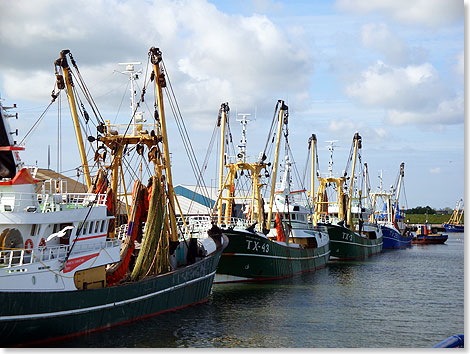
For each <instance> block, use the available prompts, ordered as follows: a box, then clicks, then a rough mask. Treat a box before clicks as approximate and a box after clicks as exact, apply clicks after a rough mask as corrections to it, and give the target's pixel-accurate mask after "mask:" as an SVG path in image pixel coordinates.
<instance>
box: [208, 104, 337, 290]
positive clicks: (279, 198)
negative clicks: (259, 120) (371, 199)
mask: <svg viewBox="0 0 470 354" xmlns="http://www.w3.org/2000/svg"><path fill="white" fill-rule="evenodd" d="M287 111H288V107H287V106H286V105H285V104H284V102H283V101H279V102H278V104H277V105H276V110H275V114H274V117H273V125H272V132H274V131H275V130H274V127H275V126H276V125H277V128H276V129H277V133H276V145H275V147H274V151H275V153H274V155H275V156H274V163H273V165H272V171H271V172H269V170H268V168H269V167H270V165H271V164H270V163H265V162H264V161H265V160H266V158H267V157H266V155H265V153H266V150H265V151H264V152H262V153H261V154H260V157H259V158H258V160H257V161H256V162H249V161H248V157H247V156H246V141H247V139H246V124H247V120H246V115H245V116H244V117H243V118H242V120H241V123H242V127H243V129H242V139H241V144H240V145H239V151H238V153H237V156H236V157H230V156H227V155H228V154H227V151H228V147H227V146H225V143H224V142H225V141H229V139H228V138H227V137H226V135H225V134H226V133H225V132H226V131H229V129H228V128H229V126H228V124H229V119H228V112H229V107H228V104H223V105H222V107H221V117H220V118H221V150H220V165H219V167H220V170H219V172H220V176H219V186H220V187H219V188H220V189H219V190H220V192H219V197H218V200H217V204H216V207H217V209H216V211H217V216H215V217H214V218H213V219H214V223H216V224H217V226H218V227H219V228H220V229H221V230H222V233H223V234H224V235H226V236H227V237H228V239H229V244H228V246H227V248H226V249H225V250H224V252H223V254H222V257H221V259H220V263H219V266H218V268H217V274H216V277H215V282H216V283H229V282H250V281H262V280H270V279H279V278H285V277H291V276H293V275H295V274H299V273H303V272H310V271H315V270H316V269H319V268H322V267H325V265H326V263H327V261H328V258H329V238H328V234H327V233H326V232H324V231H322V229H321V228H316V227H314V226H313V225H312V223H311V221H309V220H308V217H307V214H308V213H309V210H308V208H305V207H304V206H302V205H299V204H297V203H296V202H295V200H294V198H293V193H292V192H291V190H290V187H291V182H290V168H291V167H290V165H291V163H290V162H289V161H288V160H287V161H286V165H285V174H284V178H283V180H282V183H281V188H280V190H278V191H276V193H275V187H276V185H275V181H276V175H277V169H278V168H277V165H278V155H279V146H280V141H281V136H282V135H283V131H284V136H285V137H287V130H286V129H287V128H286V127H285V125H286V124H287V117H288V113H287ZM270 134H271V132H270ZM272 137H273V136H272V135H270V136H269V137H268V142H269V141H271V140H272ZM224 160H226V161H228V162H227V163H226V164H224ZM224 166H225V167H226V170H227V173H226V175H225V176H224V173H223V167H224ZM269 177H270V178H271V193H270V196H269V200H268V201H266V202H265V201H264V199H263V197H262V188H263V186H264V185H267V184H268V181H267V179H268V178H269ZM242 180H243V181H242ZM243 183H247V184H248V186H249V187H248V188H246V189H245V191H247V190H248V192H247V194H244V193H243V192H244V191H243V190H242V188H240V185H242V184H243ZM237 199H238V200H244V203H243V205H242V207H241V208H235V205H234V201H235V200H237ZM236 209H237V210H236ZM274 214H275V215H276V217H275V221H274V219H273V217H274Z"/></svg>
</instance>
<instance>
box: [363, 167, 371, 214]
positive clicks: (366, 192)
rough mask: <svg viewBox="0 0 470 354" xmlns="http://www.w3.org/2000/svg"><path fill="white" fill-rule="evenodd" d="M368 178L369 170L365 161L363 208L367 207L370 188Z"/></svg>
mask: <svg viewBox="0 0 470 354" xmlns="http://www.w3.org/2000/svg"><path fill="white" fill-rule="evenodd" d="M368 180H369V171H368V169H367V162H364V192H365V199H366V200H365V203H364V207H365V208H369V197H370V193H369V192H370V188H369V185H368V183H367V181H368Z"/></svg>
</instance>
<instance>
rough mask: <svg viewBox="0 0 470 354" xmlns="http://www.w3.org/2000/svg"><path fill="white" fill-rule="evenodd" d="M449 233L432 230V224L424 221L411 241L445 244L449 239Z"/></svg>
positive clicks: (426, 243)
mask: <svg viewBox="0 0 470 354" xmlns="http://www.w3.org/2000/svg"><path fill="white" fill-rule="evenodd" d="M448 237H449V236H448V235H445V234H439V233H435V232H432V228H431V224H428V223H424V224H421V225H418V228H417V230H416V234H415V235H414V236H413V239H412V240H411V243H413V244H418V245H432V244H443V243H445V242H446V241H447V239H448Z"/></svg>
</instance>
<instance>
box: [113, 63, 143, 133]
mask: <svg viewBox="0 0 470 354" xmlns="http://www.w3.org/2000/svg"><path fill="white" fill-rule="evenodd" d="M141 64H142V63H141V62H140V61H139V62H129V63H118V65H125V66H126V70H125V71H121V74H125V75H128V76H129V80H130V83H131V87H130V91H131V114H132V115H133V117H132V135H136V132H137V123H142V122H144V119H143V112H137V103H136V100H135V97H136V96H137V92H136V90H135V81H136V80H138V79H139V74H141V73H142V69H140V70H138V71H134V65H141ZM139 130H140V129H139Z"/></svg>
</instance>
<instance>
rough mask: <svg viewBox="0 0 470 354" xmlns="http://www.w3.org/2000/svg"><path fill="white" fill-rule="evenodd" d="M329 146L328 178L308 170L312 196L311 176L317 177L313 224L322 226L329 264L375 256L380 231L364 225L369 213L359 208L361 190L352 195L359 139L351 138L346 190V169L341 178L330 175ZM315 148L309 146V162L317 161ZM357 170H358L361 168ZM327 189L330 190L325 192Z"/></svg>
mask: <svg viewBox="0 0 470 354" xmlns="http://www.w3.org/2000/svg"><path fill="white" fill-rule="evenodd" d="M315 141H316V139H315ZM333 143H334V142H333V141H332V142H331V145H330V163H329V168H328V169H329V175H328V176H326V177H320V174H319V173H315V170H314V169H312V174H311V178H312V192H311V193H312V196H313V191H314V178H315V176H317V177H318V180H319V182H320V186H319V187H318V190H317V193H316V195H315V196H314V198H315V213H314V216H313V220H314V224H315V225H321V226H324V227H326V229H327V230H328V235H329V236H330V252H331V254H330V260H354V259H362V258H365V257H368V256H372V255H375V254H378V253H380V252H381V251H382V245H383V236H382V230H381V229H380V227H379V226H378V225H377V224H376V223H370V222H368V221H367V220H368V218H369V214H370V212H369V211H368V210H367V209H366V208H365V207H364V206H363V204H362V199H363V196H362V190H358V191H357V195H356V196H355V195H354V194H353V191H354V190H355V187H354V181H355V179H356V177H355V167H356V159H357V157H358V155H359V152H360V149H361V146H362V138H361V137H360V135H359V134H358V133H356V134H355V135H354V138H353V145H352V148H351V153H350V156H349V159H348V165H349V162H351V161H352V172H351V176H350V184H349V186H346V181H347V171H348V166H347V167H346V169H345V172H344V175H343V176H341V177H334V175H333V148H334V145H333ZM315 146H316V145H315V144H313V145H312V153H311V155H312V157H311V158H312V160H313V159H315V160H317V161H318V158H317V157H316V149H315V148H314V147H315ZM359 160H360V155H359ZM359 167H362V164H360V166H359ZM362 176H364V174H362ZM365 180H367V178H365ZM332 187H334V188H332ZM329 189H333V190H332V191H329ZM328 192H330V193H328ZM353 199H354V203H353Z"/></svg>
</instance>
